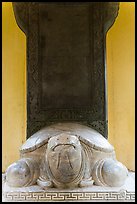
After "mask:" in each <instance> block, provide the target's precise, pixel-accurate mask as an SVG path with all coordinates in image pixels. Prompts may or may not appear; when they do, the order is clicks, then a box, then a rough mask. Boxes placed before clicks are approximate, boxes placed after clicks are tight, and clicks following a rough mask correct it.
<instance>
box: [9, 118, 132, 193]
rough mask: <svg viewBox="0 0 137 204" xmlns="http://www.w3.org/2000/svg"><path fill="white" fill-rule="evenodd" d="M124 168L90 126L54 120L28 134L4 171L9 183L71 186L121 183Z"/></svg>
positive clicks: (16, 184)
mask: <svg viewBox="0 0 137 204" xmlns="http://www.w3.org/2000/svg"><path fill="white" fill-rule="evenodd" d="M127 175H128V171H127V168H126V167H125V166H124V165H123V164H122V163H120V162H118V161H117V159H116V155H115V151H114V147H113V146H112V145H111V144H110V143H109V142H108V141H107V140H106V139H105V138H104V137H103V136H102V135H101V134H100V133H98V132H97V131H95V130H94V129H92V128H90V127H87V126H84V125H81V124H77V123H65V122H64V123H57V124H52V125H50V126H48V127H45V128H43V129H41V130H40V131H38V132H36V133H35V134H34V135H32V136H31V137H30V138H29V139H28V140H27V141H26V142H25V143H24V144H23V145H22V147H21V149H20V160H18V161H17V162H15V163H13V164H11V165H10V166H9V167H8V168H7V170H6V182H7V184H8V185H9V186H13V187H24V186H31V185H35V184H37V185H39V186H41V187H42V188H44V189H46V188H48V187H57V188H74V187H86V186H90V185H91V186H92V185H93V184H95V185H99V186H113V187H115V186H122V185H123V184H124V182H125V179H126V177H127Z"/></svg>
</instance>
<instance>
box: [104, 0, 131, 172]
mask: <svg viewBox="0 0 137 204" xmlns="http://www.w3.org/2000/svg"><path fill="white" fill-rule="evenodd" d="M134 23H135V3H133V2H132V3H131V2H130V3H129V2H122V3H120V10H119V15H118V18H117V19H116V22H115V24H114V25H113V27H112V28H111V29H110V30H109V32H108V34H107V66H108V69H107V75H108V121H109V141H110V142H111V143H112V144H113V145H114V147H115V150H116V155H117V158H118V160H119V161H121V162H122V163H123V164H125V165H126V166H127V167H128V168H129V169H131V170H135V165H134V164H135V154H134V153H135V130H134V129H135V119H134V113H135V104H134V102H135V56H134V52H135V50H134V47H135V25H134Z"/></svg>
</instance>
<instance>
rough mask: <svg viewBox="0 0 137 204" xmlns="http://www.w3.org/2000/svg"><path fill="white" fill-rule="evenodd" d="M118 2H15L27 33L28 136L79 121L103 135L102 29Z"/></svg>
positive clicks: (111, 19)
mask: <svg viewBox="0 0 137 204" xmlns="http://www.w3.org/2000/svg"><path fill="white" fill-rule="evenodd" d="M118 6H119V3H117V2H97V3H96V2H58V3H57V2H50V3H47V2H28V3H26V2H14V3H13V8H14V13H15V17H16V21H17V24H18V25H19V27H20V28H21V29H22V30H23V32H25V34H26V37H27V137H30V136H31V135H32V134H33V133H35V132H36V131H38V130H39V129H40V128H42V127H43V126H45V125H49V124H51V123H55V122H63V121H71V122H79V123H82V124H85V125H88V126H90V127H93V128H94V129H96V130H97V131H99V132H100V133H101V134H103V135H104V137H106V138H107V88H106V64H105V60H106V59H105V43H106V39H105V38H106V33H107V31H108V29H109V28H110V27H111V26H112V24H113V23H114V21H115V18H116V16H117V14H118Z"/></svg>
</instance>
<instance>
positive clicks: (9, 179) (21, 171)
mask: <svg viewBox="0 0 137 204" xmlns="http://www.w3.org/2000/svg"><path fill="white" fill-rule="evenodd" d="M5 175H6V183H7V184H8V185H9V186H11V187H25V186H30V185H33V184H35V183H36V181H37V178H38V177H39V166H38V164H37V162H36V161H35V160H34V159H31V158H22V159H20V160H18V161H17V162H14V163H13V164H11V165H10V166H9V167H8V168H7V170H6V173H5Z"/></svg>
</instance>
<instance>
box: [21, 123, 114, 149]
mask: <svg viewBox="0 0 137 204" xmlns="http://www.w3.org/2000/svg"><path fill="white" fill-rule="evenodd" d="M63 132H66V133H68V134H70V135H75V136H77V137H78V138H79V140H80V141H82V142H83V143H85V144H86V145H88V146H89V147H91V148H93V149H96V150H100V151H103V152H112V151H114V147H113V146H112V145H111V144H110V143H109V142H108V141H107V140H106V139H105V138H104V137H103V136H102V135H101V134H100V133H98V132H97V131H96V130H94V129H92V128H90V127H87V126H85V125H81V124H78V123H65V122H64V123H56V124H52V125H50V126H47V127H44V128H43V129H41V130H39V131H38V132H36V133H35V134H33V135H32V136H31V137H30V138H29V139H28V140H27V141H26V142H25V143H24V144H23V145H22V147H21V149H20V151H21V152H22V153H26V152H30V151H34V150H36V149H37V148H39V147H41V146H42V145H44V144H46V143H47V142H48V140H49V138H51V137H54V136H56V135H59V134H61V133H63Z"/></svg>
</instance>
